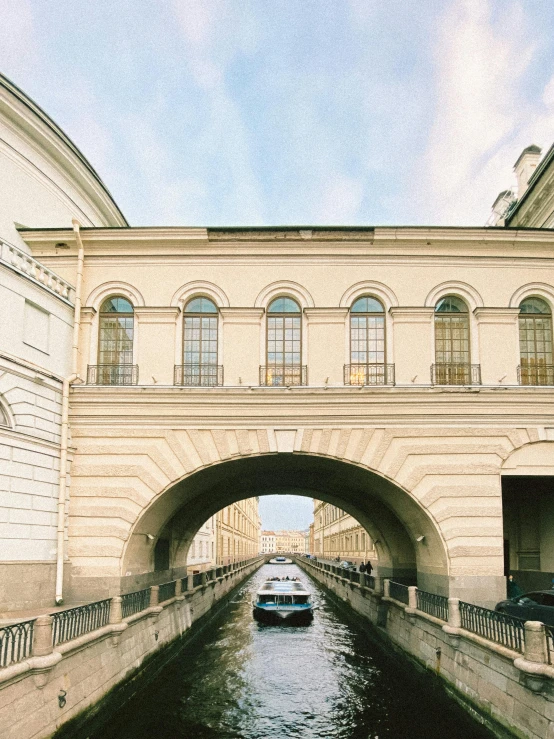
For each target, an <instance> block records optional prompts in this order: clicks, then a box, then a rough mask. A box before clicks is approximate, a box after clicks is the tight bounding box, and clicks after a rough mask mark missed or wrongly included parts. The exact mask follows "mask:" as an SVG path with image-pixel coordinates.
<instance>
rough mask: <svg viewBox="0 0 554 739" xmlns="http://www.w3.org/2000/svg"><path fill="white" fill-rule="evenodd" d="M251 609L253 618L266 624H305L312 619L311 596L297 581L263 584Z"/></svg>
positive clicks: (276, 581)
mask: <svg viewBox="0 0 554 739" xmlns="http://www.w3.org/2000/svg"><path fill="white" fill-rule="evenodd" d="M252 607H253V616H254V618H255V619H256V620H257V621H265V622H268V623H280V622H282V621H285V620H286V621H289V622H307V621H311V620H312V618H313V606H312V602H311V594H310V592H309V590H306V588H305V587H304V585H303V584H302V583H301V582H298V580H269V581H267V582H264V584H263V585H262V587H261V588H260V589H259V590H258V592H257V593H256V600H255V601H253V602H252Z"/></svg>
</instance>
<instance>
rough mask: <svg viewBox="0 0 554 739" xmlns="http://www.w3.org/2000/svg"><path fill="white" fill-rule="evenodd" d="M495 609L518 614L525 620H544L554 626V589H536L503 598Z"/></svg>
mask: <svg viewBox="0 0 554 739" xmlns="http://www.w3.org/2000/svg"><path fill="white" fill-rule="evenodd" d="M495 611H498V612H499V613H507V614H509V615H510V616H517V617H518V618H522V619H523V620H524V621H542V622H543V624H548V625H549V626H554V590H535V591H534V592H533V593H524V594H523V595H518V596H517V597H516V598H510V599H508V600H501V601H500V603H497V604H496V607H495Z"/></svg>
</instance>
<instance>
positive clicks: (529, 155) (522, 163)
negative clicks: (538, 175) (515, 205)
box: [514, 144, 542, 200]
mask: <svg viewBox="0 0 554 739" xmlns="http://www.w3.org/2000/svg"><path fill="white" fill-rule="evenodd" d="M541 151H542V150H541V148H540V147H539V146H535V144H531V146H528V147H527V148H526V149H524V150H523V151H522V152H521V154H520V155H519V157H518V160H517V162H516V163H515V164H514V172H515V173H516V177H517V196H518V198H519V199H520V200H521V198H522V197H523V194H524V193H525V191H526V190H527V185H528V184H529V180H530V179H531V177H532V176H533V173H534V172H535V169H536V168H537V165H538V163H539V161H540V158H541Z"/></svg>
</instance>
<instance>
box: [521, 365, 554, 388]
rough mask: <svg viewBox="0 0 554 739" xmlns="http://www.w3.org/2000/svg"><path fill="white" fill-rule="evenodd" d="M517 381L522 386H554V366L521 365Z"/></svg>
mask: <svg viewBox="0 0 554 739" xmlns="http://www.w3.org/2000/svg"><path fill="white" fill-rule="evenodd" d="M517 381H518V382H519V384H520V385H554V364H537V365H534V366H533V367H528V366H525V365H520V366H519V367H518V368H517Z"/></svg>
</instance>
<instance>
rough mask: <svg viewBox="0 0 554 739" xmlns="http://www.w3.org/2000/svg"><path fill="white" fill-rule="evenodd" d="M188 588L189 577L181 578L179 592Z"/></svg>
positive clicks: (183, 591)
mask: <svg viewBox="0 0 554 739" xmlns="http://www.w3.org/2000/svg"><path fill="white" fill-rule="evenodd" d="M188 589H189V579H188V577H183V578H181V592H182V593H185V592H186V591H187V590H188Z"/></svg>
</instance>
